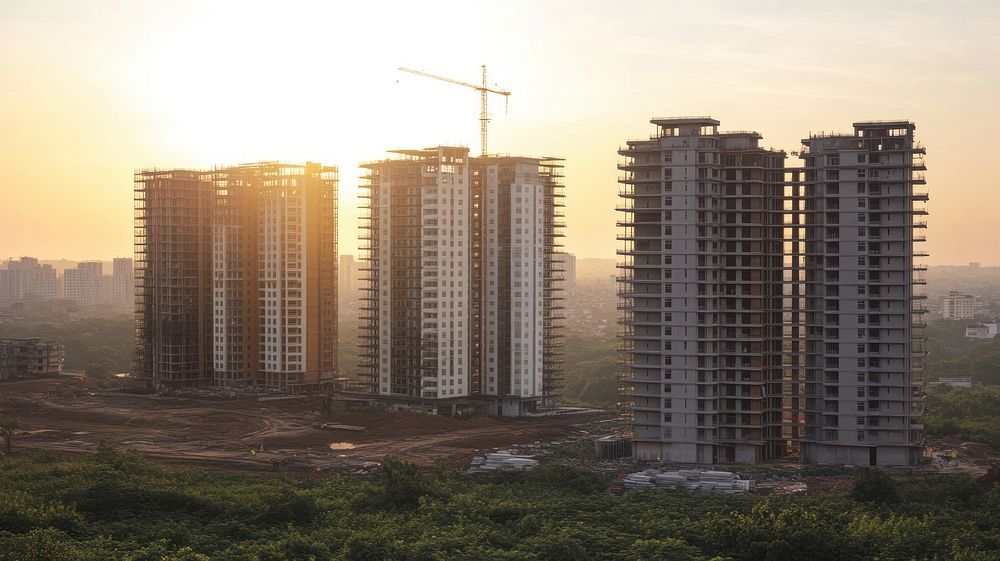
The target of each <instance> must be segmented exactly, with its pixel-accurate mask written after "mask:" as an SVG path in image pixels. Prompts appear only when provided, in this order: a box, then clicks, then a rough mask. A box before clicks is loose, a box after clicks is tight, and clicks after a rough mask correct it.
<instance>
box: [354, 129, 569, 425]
mask: <svg viewBox="0 0 1000 561" xmlns="http://www.w3.org/2000/svg"><path fill="white" fill-rule="evenodd" d="M393 154H394V155H395V157H394V158H391V159H386V160H382V161H377V162H371V163H367V164H364V167H365V168H366V169H367V170H369V174H368V176H367V177H366V185H364V186H363V187H364V188H365V191H364V194H363V197H365V198H367V200H368V204H367V205H366V210H367V211H368V214H367V215H366V216H363V220H364V223H363V225H362V228H363V234H362V236H361V238H362V248H361V249H362V251H363V256H362V261H364V262H365V263H366V265H365V266H364V267H363V268H362V273H363V274H364V276H363V282H364V286H363V290H364V291H365V295H364V296H363V300H364V304H363V306H362V311H363V313H364V316H363V325H362V330H363V335H362V356H363V359H362V360H363V362H362V365H361V369H362V372H363V376H364V378H365V379H366V381H367V382H368V384H369V385H370V388H371V390H370V391H371V392H372V394H374V395H376V396H379V397H380V398H382V399H383V400H384V401H386V402H393V403H396V404H398V405H399V406H401V407H413V408H421V409H430V410H438V409H439V408H451V409H458V408H480V409H485V410H487V411H489V412H491V413H497V414H504V415H519V414H522V413H526V412H530V411H532V410H534V409H535V408H537V407H539V406H542V405H544V404H545V402H546V400H547V398H548V395H549V394H550V393H551V392H552V391H553V390H554V385H553V384H554V380H555V378H556V361H557V357H556V353H557V350H556V341H555V338H556V335H555V333H556V329H557V327H558V317H557V316H558V310H557V307H558V294H557V292H558V288H559V287H558V286H557V284H558V281H557V279H556V269H557V266H556V264H555V260H554V257H553V254H554V252H555V251H556V248H557V245H558V242H557V239H558V237H559V236H560V235H561V234H560V232H559V229H560V228H561V225H562V224H561V211H560V210H558V207H560V206H561V198H562V193H561V185H560V183H559V174H558V171H557V170H558V168H559V166H558V164H557V162H555V161H551V160H542V159H538V158H512V157H498V156H490V157H482V158H470V157H469V151H468V149H467V148H456V147H437V148H429V149H424V150H401V151H396V152H394V153H393Z"/></svg>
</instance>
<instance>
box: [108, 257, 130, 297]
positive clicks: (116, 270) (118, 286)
mask: <svg viewBox="0 0 1000 561" xmlns="http://www.w3.org/2000/svg"><path fill="white" fill-rule="evenodd" d="M111 263H112V265H111V266H112V269H111V304H113V305H115V306H128V307H130V308H131V307H133V306H135V268H134V266H133V264H132V258H131V257H115V258H114V260H112V262H111Z"/></svg>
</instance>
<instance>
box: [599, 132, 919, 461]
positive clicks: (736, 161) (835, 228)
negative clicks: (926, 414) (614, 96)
mask: <svg viewBox="0 0 1000 561" xmlns="http://www.w3.org/2000/svg"><path fill="white" fill-rule="evenodd" d="M651 122H652V123H653V124H654V125H655V126H656V134H654V135H653V136H652V137H650V138H649V139H643V140H631V141H628V142H627V145H626V146H625V147H624V148H621V149H620V150H619V155H621V156H623V157H624V160H623V161H621V162H620V163H619V169H620V170H621V171H622V172H623V173H622V176H621V177H620V179H619V182H620V183H621V184H622V186H623V187H622V190H621V192H620V195H621V198H622V201H623V203H622V205H621V208H619V210H620V211H621V212H622V213H623V214H624V217H623V219H622V221H621V222H620V223H619V226H620V236H619V239H620V240H621V246H620V249H619V255H620V262H619V269H620V271H621V275H620V276H619V279H618V280H619V287H620V288H619V292H620V299H621V300H620V301H621V305H622V307H623V316H622V320H621V323H622V345H623V351H624V357H625V370H624V373H623V380H622V383H623V387H622V393H623V397H624V400H625V405H626V407H627V409H628V410H629V412H630V415H631V417H632V425H633V445H634V448H633V449H634V451H635V454H636V457H638V458H639V459H643V460H662V461H670V462H684V463H760V462H767V461H775V460H782V459H790V458H793V459H799V460H801V461H803V462H806V463H840V464H854V465H868V464H871V465H901V464H913V463H915V462H916V461H917V460H918V459H919V458H918V456H919V439H920V429H921V428H922V427H921V425H920V423H919V411H918V406H917V405H916V403H917V401H918V399H919V397H917V396H916V395H915V393H914V387H913V382H912V373H913V372H914V371H918V370H919V369H920V357H921V356H922V354H923V353H924V352H925V351H924V341H923V338H922V336H921V335H920V334H919V328H920V327H921V326H922V325H923V322H924V320H923V319H922V314H923V313H924V311H925V309H924V307H923V305H922V300H921V296H920V294H919V290H915V289H914V287H915V286H918V285H920V284H921V283H923V280H922V277H921V273H922V270H923V269H924V267H923V265H921V264H920V263H919V262H915V261H914V258H915V257H918V258H919V257H921V256H922V255H924V254H923V253H921V252H918V251H915V250H914V245H913V244H914V242H919V241H923V239H924V236H923V234H922V231H923V230H922V229H923V228H924V227H926V221H925V220H923V219H922V215H924V214H926V209H925V208H924V206H923V202H924V201H926V200H927V194H926V193H923V192H919V191H915V190H914V185H922V184H923V183H924V180H923V176H922V173H921V172H922V171H923V169H925V168H924V165H923V160H922V157H921V156H922V154H923V148H922V147H919V146H918V145H916V144H914V142H913V131H914V129H915V127H914V126H913V125H912V123H908V122H889V123H856V124H855V132H854V133H853V134H845V135H830V136H822V135H815V136H811V137H810V138H808V139H805V140H804V141H803V149H802V151H801V152H800V154H799V155H800V158H801V159H802V160H803V167H802V168H786V166H785V153H784V152H782V151H780V150H773V149H765V148H763V147H761V146H760V145H759V141H760V140H761V136H760V135H759V134H757V133H755V132H746V131H740V132H732V133H724V132H719V130H718V126H719V122H718V121H716V120H714V119H711V118H709V117H683V118H666V119H653V120H652V121H651Z"/></svg>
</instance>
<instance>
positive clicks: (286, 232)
mask: <svg viewBox="0 0 1000 561" xmlns="http://www.w3.org/2000/svg"><path fill="white" fill-rule="evenodd" d="M212 177H213V183H214V187H215V197H216V200H215V212H214V223H213V272H212V274H213V278H214V288H213V293H214V294H213V317H214V322H213V330H214V337H213V347H214V369H215V380H216V383H218V384H219V385H226V386H231V385H236V386H241V385H265V386H268V387H274V388H280V389H288V390H298V389H303V388H309V387H318V386H319V385H321V384H324V383H330V382H332V380H333V378H334V375H335V371H336V352H337V260H338V254H337V169H336V168H334V167H329V166H323V165H321V164H315V163H307V164H305V165H291V164H280V163H276V162H262V163H256V164H247V165H241V166H236V167H228V168H222V169H218V170H216V171H215V172H213V173H212Z"/></svg>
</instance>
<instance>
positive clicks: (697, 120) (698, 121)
mask: <svg viewBox="0 0 1000 561" xmlns="http://www.w3.org/2000/svg"><path fill="white" fill-rule="evenodd" d="M649 122H650V123H652V124H654V125H659V126H674V125H711V126H716V127H717V126H719V125H720V124H721V123H720V122H719V121H718V120H717V119H713V118H712V116H711V115H686V116H680V117H654V118H652V119H650V120H649Z"/></svg>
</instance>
